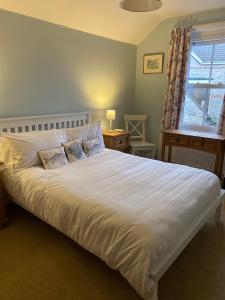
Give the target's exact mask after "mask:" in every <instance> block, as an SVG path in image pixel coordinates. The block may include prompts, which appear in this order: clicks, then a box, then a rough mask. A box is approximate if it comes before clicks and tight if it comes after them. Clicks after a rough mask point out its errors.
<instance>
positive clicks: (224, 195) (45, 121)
mask: <svg viewBox="0 0 225 300" xmlns="http://www.w3.org/2000/svg"><path fill="white" fill-rule="evenodd" d="M90 121H91V114H90V113H89V112H82V113H69V114H58V115H39V116H29V117H19V118H0V132H1V131H4V132H26V131H35V130H48V129H52V128H71V127H77V126H81V125H83V124H87V123H90ZM224 200H225V191H224V190H222V189H221V191H220V195H219V197H218V199H215V201H213V202H212V205H211V206H210V207H209V208H208V211H207V212H206V213H205V214H204V215H202V216H200V217H199V221H198V223H196V224H195V226H194V229H193V228H192V229H191V230H187V234H186V235H185V236H184V238H183V240H182V241H181V242H180V244H179V245H176V246H175V247H173V248H171V249H169V250H168V251H167V252H166V253H165V254H164V255H163V256H162V257H161V259H160V261H159V262H158V264H157V265H155V266H154V267H153V269H152V270H151V274H152V275H153V276H154V279H155V280H156V281H158V280H159V279H160V278H161V277H162V276H163V274H164V273H165V272H166V271H167V270H168V269H169V267H170V266H171V265H172V264H173V262H174V261H175V260H176V258H177V257H178V256H179V255H180V254H181V252H182V251H183V250H184V248H185V247H186V246H187V245H188V243H189V242H190V241H191V240H192V238H193V237H194V236H195V235H196V233H197V232H198V231H199V230H200V229H201V228H202V226H203V225H204V224H205V223H206V222H207V221H208V219H209V218H211V217H212V216H213V215H214V217H215V222H216V223H221V222H223V221H224ZM12 201H13V202H15V203H17V204H18V205H21V204H20V203H18V202H17V200H16V199H12ZM24 208H25V209H26V210H28V209H27V208H26V207H24ZM28 211H29V210H28ZM30 212H31V213H32V214H34V215H36V216H37V217H38V218H40V219H42V220H43V218H41V217H40V216H39V215H37V214H36V213H35V212H33V211H30ZM43 221H45V222H46V220H43ZM49 225H51V224H49Z"/></svg>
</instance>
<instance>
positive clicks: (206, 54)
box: [188, 44, 213, 83]
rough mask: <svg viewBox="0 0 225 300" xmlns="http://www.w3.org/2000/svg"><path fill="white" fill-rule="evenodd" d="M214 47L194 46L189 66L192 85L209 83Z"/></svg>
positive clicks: (189, 79)
mask: <svg viewBox="0 0 225 300" xmlns="http://www.w3.org/2000/svg"><path fill="white" fill-rule="evenodd" d="M212 55H213V45H212V44H211V45H208V44H206V45H192V47H191V55H190V66H189V78H188V81H189V82H190V83H198V82H199V83H209V81H210V68H211V60H212Z"/></svg>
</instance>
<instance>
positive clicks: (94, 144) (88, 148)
mask: <svg viewBox="0 0 225 300" xmlns="http://www.w3.org/2000/svg"><path fill="white" fill-rule="evenodd" d="M83 145H84V151H85V153H86V155H87V156H88V157H89V156H92V155H95V154H97V153H99V152H101V151H100V141H99V138H98V137H97V138H94V139H91V140H87V141H83Z"/></svg>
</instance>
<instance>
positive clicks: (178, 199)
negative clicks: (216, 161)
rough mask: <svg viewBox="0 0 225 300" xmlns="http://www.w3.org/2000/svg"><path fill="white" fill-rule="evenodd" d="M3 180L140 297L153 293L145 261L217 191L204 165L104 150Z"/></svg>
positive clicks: (153, 259) (175, 236) (152, 296)
mask: <svg viewBox="0 0 225 300" xmlns="http://www.w3.org/2000/svg"><path fill="white" fill-rule="evenodd" d="M5 179H6V180H5V181H6V185H7V188H8V190H9V192H10V193H11V194H12V196H13V197H14V198H15V199H16V200H17V202H19V203H21V205H23V206H24V207H26V208H28V209H29V210H30V211H32V212H34V213H35V214H36V215H38V216H40V217H41V218H42V219H44V220H45V221H47V222H48V223H49V224H51V225H52V226H54V227H55V228H57V229H59V230H60V231H62V232H64V233H65V234H67V235H68V236H69V237H71V238H72V239H73V240H74V241H76V242H77V243H79V244H80V245H81V246H83V247H84V248H86V249H87V250H89V251H90V252H92V253H94V254H95V255H97V256H98V257H100V258H101V259H102V260H104V261H105V262H106V264H107V265H108V266H110V267H111V268H112V269H116V270H119V272H120V273H121V274H122V275H123V276H124V277H125V278H126V279H127V280H128V281H129V283H130V284H131V285H132V286H133V287H134V288H135V289H136V291H137V292H138V293H139V295H141V296H142V297H143V298H146V299H156V298H157V295H156V286H155V283H154V278H153V276H152V274H151V268H152V267H153V266H154V265H155V264H156V263H157V261H158V260H159V259H160V257H161V256H162V254H163V253H165V251H166V249H169V247H171V245H172V244H175V243H176V242H177V241H178V240H179V238H181V237H182V234H183V233H184V232H185V230H186V229H187V228H189V227H190V226H191V224H194V223H195V222H197V220H198V218H199V215H201V214H202V213H203V212H205V211H206V210H207V208H208V206H209V205H210V203H211V202H212V201H213V200H215V199H216V198H217V197H218V196H219V193H220V183H219V180H218V178H217V177H216V176H215V175H213V174H212V173H210V172H207V171H203V170H199V169H194V168H190V167H187V166H182V165H175V164H167V163H162V162H159V161H156V160H150V159H145V158H140V157H135V156H131V155H128V154H124V153H120V152H117V151H112V150H105V151H104V152H103V153H100V154H97V155H95V156H93V157H91V158H88V159H85V160H81V161H76V162H74V163H71V164H69V165H66V166H63V167H61V168H59V169H56V170H44V169H42V168H41V167H32V168H29V169H25V170H22V171H19V172H17V173H15V175H13V176H12V174H11V175H10V173H9V172H6V174H5Z"/></svg>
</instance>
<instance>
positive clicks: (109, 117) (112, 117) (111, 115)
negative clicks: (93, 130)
mask: <svg viewBox="0 0 225 300" xmlns="http://www.w3.org/2000/svg"><path fill="white" fill-rule="evenodd" d="M106 119H107V120H115V119H116V111H115V110H114V109H110V110H107V111H106Z"/></svg>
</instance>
